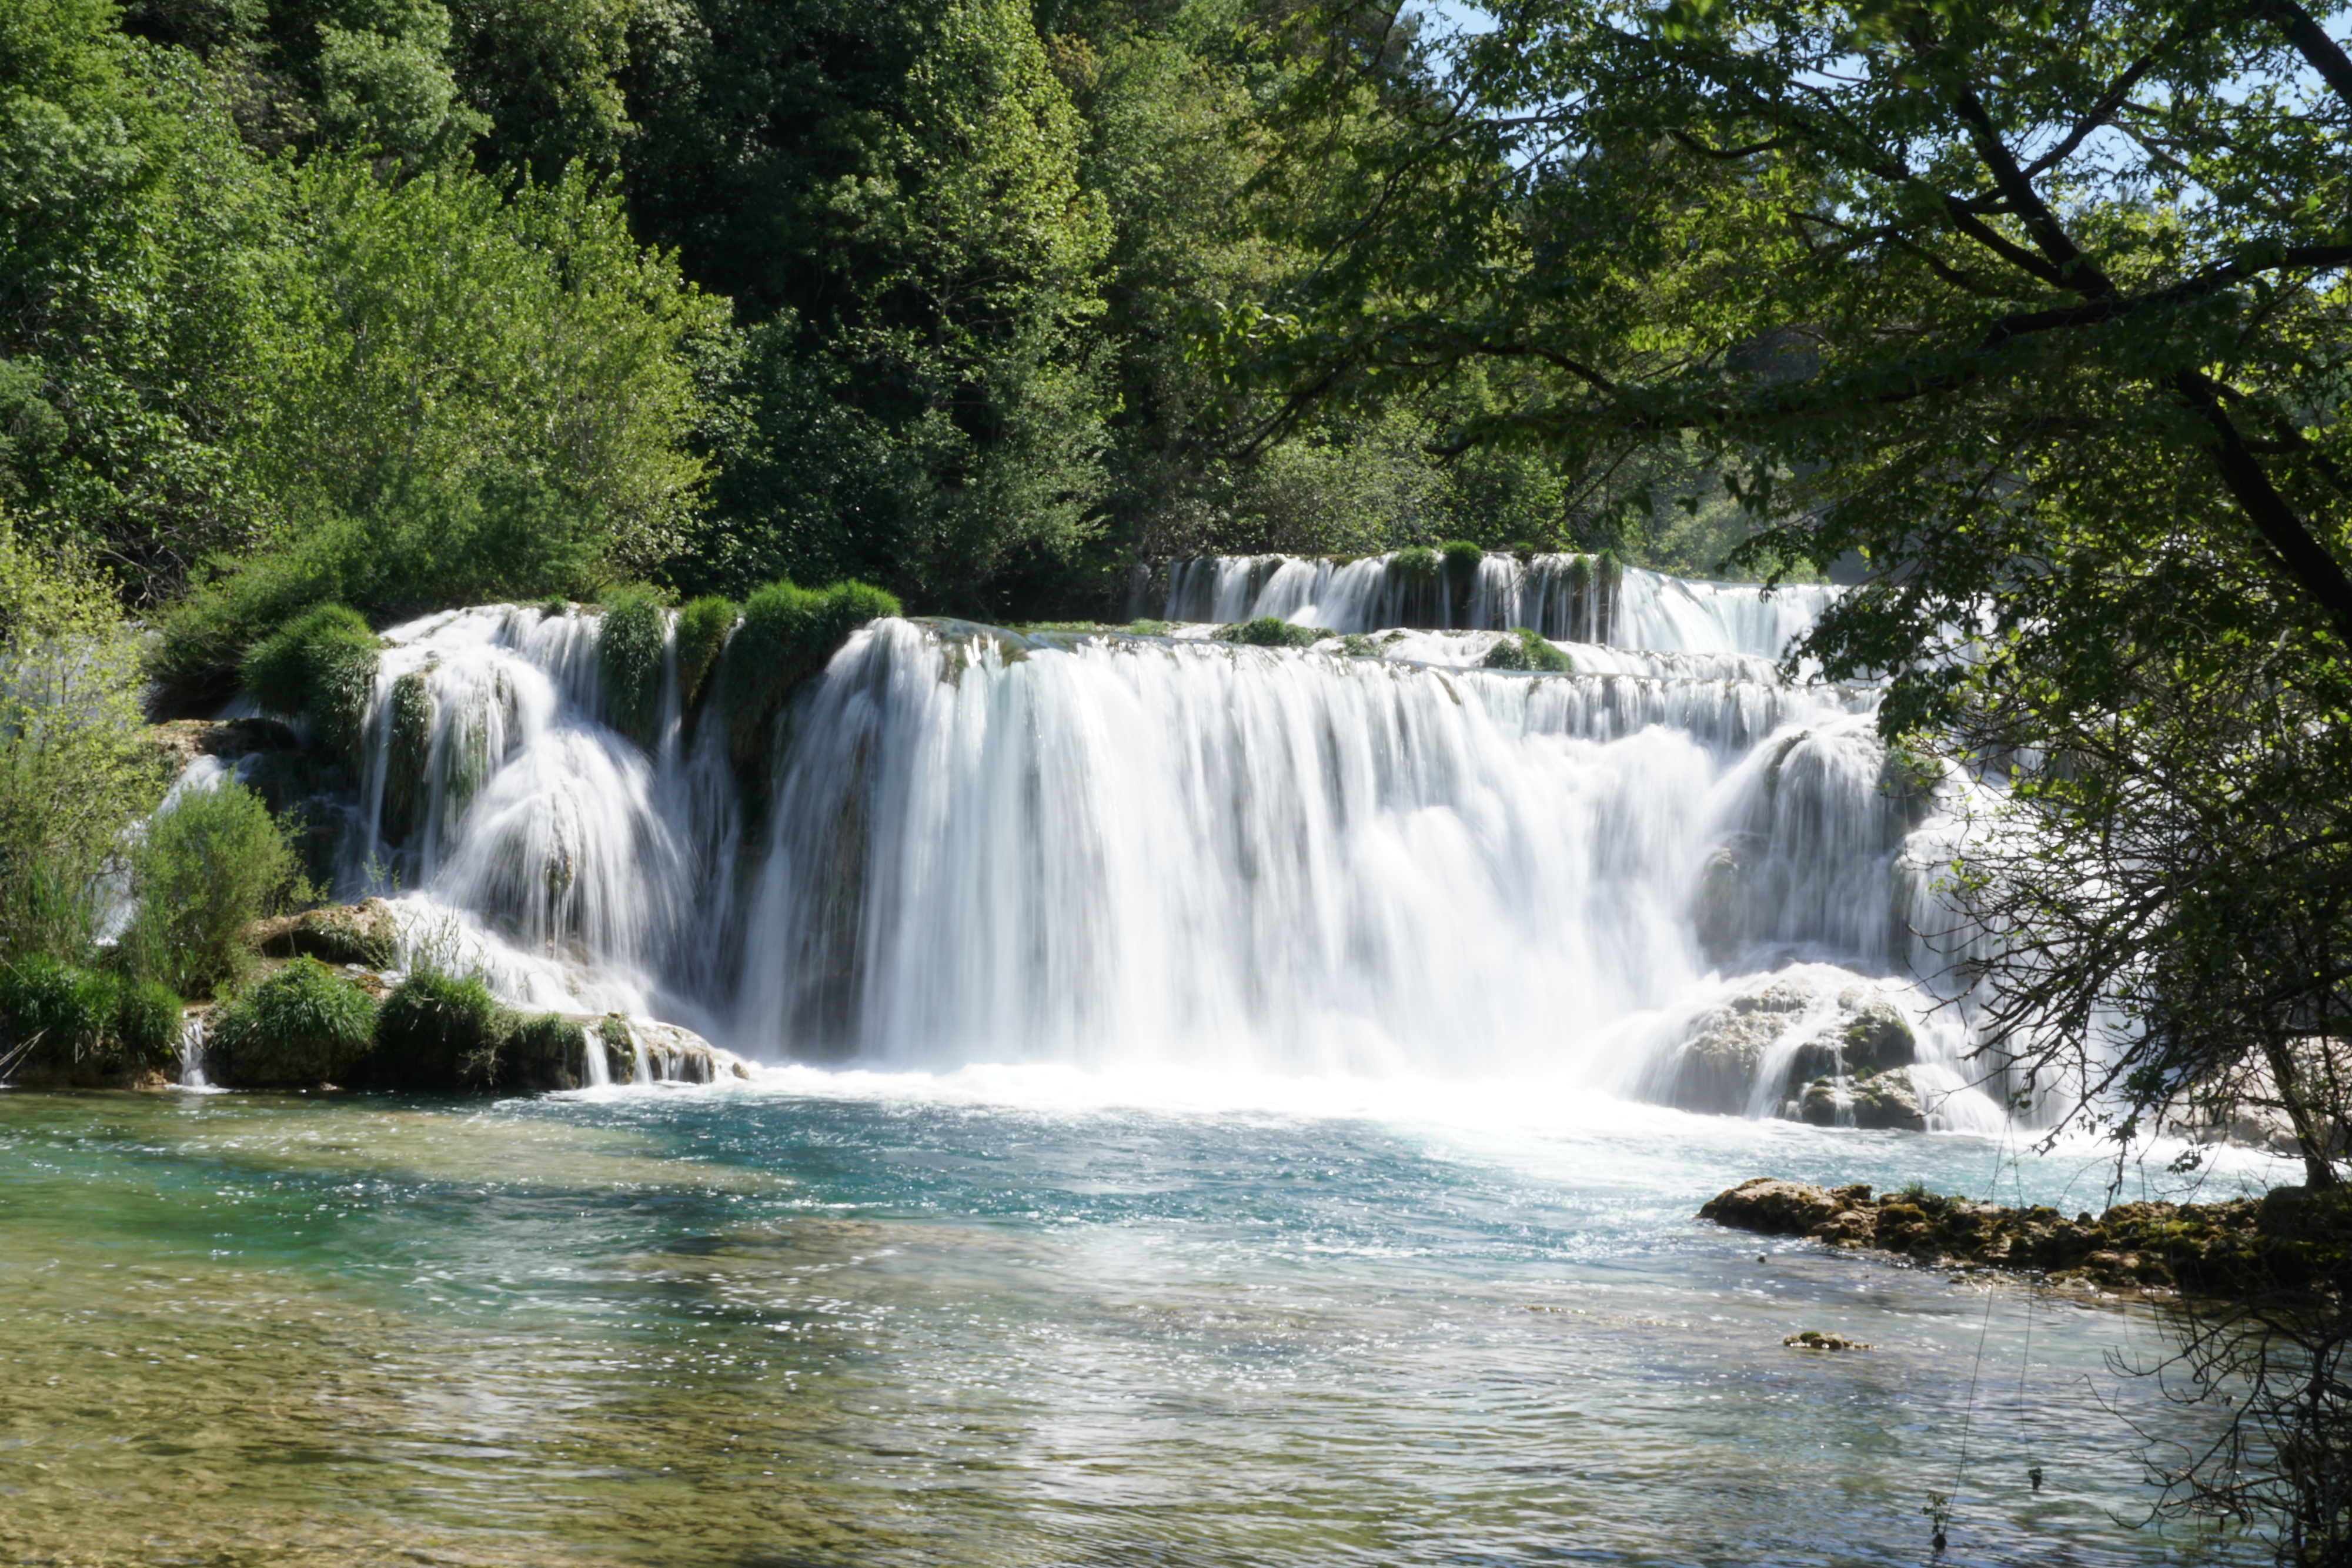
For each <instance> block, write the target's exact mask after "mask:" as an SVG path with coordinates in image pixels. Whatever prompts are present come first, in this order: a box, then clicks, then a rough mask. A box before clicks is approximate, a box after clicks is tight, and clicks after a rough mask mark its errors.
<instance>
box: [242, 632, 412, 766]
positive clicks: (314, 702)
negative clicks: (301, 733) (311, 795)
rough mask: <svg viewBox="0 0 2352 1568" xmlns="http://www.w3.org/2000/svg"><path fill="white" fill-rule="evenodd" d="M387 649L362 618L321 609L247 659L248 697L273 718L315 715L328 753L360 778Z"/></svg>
mask: <svg viewBox="0 0 2352 1568" xmlns="http://www.w3.org/2000/svg"><path fill="white" fill-rule="evenodd" d="M381 646H382V645H381V644H380V643H378V642H377V641H376V636H375V633H374V632H371V631H369V630H368V625H367V622H365V621H364V620H362V619H361V618H360V616H359V614H358V613H357V612H354V611H351V610H347V609H345V608H343V607H342V606H341V605H340V604H322V605H320V606H318V607H317V608H316V609H313V610H310V611H307V612H304V613H302V614H300V615H299V616H297V617H296V618H295V619H294V620H292V621H290V622H288V623H287V624H286V625H284V626H282V627H280V628H279V629H278V630H277V631H275V632H271V633H270V634H269V635H268V636H267V637H265V638H264V639H262V641H261V642H260V643H257V645H256V646H255V647H254V649H253V651H252V652H251V653H247V655H246V656H245V661H244V664H243V667H242V669H241V670H240V671H239V674H240V677H241V679H242V681H243V684H244V686H245V695H247V696H249V697H251V698H252V699H253V700H254V703H255V705H256V706H259V707H261V708H262V709H264V710H265V711H267V712H270V713H277V714H284V715H286V716H288V717H292V716H296V715H300V714H307V715H309V716H310V721H311V722H312V723H313V724H315V725H317V726H318V727H319V738H320V741H321V742H323V743H324V744H325V746H326V747H327V749H328V750H329V751H331V752H332V753H334V754H335V755H336V756H337V757H340V758H342V759H343V761H344V762H345V763H346V764H348V765H349V766H350V767H351V768H353V769H354V770H356V769H357V768H358V767H359V763H360V755H361V751H362V743H363V741H364V739H365V731H366V724H367V711H368V705H369V703H370V702H372V701H373V699H374V696H375V672H376V661H377V655H378V653H379V652H380V650H381Z"/></svg>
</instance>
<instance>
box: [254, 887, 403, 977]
mask: <svg viewBox="0 0 2352 1568" xmlns="http://www.w3.org/2000/svg"><path fill="white" fill-rule="evenodd" d="M252 941H253V946H254V950H255V951H256V952H258V953H261V954H263V955H264V956H268V957H272V958H291V957H294V956H297V955H302V956H309V957H312V958H320V959H324V960H325V961H326V962H328V963H330V964H357V965H359V966H360V967H362V968H367V969H389V968H391V967H394V965H395V964H397V963H398V962H399V960H400V923H399V922H398V921H397V920H396V919H394V916H393V913H392V905H390V904H386V903H385V902H384V901H383V899H381V898H371V899H366V900H364V901H362V902H361V903H359V904H329V905H327V906H326V907H324V908H322V909H306V910H304V911H302V912H301V913H300V914H299V915H279V916H278V917H277V918H275V919H271V920H265V921H263V922H262V923H261V924H260V925H257V926H256V927H254V929H253V933H252Z"/></svg>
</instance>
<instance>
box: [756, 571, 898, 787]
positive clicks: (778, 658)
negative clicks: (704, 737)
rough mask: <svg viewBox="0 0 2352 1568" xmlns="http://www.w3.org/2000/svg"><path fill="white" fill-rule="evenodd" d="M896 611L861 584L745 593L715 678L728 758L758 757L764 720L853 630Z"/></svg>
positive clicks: (776, 586)
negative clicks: (723, 706)
mask: <svg viewBox="0 0 2352 1568" xmlns="http://www.w3.org/2000/svg"><path fill="white" fill-rule="evenodd" d="M898 613H899V609H898V600H897V599H896V598H894V597H893V596H891V595H890V594H887V593H885V592H884V591H882V590H880V589H878V588H871V587H868V586H867V585H866V584H865V583H862V582H836V583H835V584H834V585H833V586H832V587H830V588H821V589H818V588H800V587H796V586H794V585H793V583H790V582H782V581H780V582H772V583H770V584H769V585H768V586H767V587H765V588H763V589H761V590H760V591H759V592H757V593H754V594H753V595H751V598H750V599H749V600H747V601H745V602H744V605H743V622H742V624H741V625H740V626H738V627H736V628H735V635H734V636H733V637H732V638H731V639H730V640H729V642H728V644H727V662H726V664H725V666H724V668H723V669H722V670H721V672H720V676H719V679H720V689H721V692H722V694H723V695H724V697H725V699H726V705H727V733H728V738H729V743H730V749H731V750H732V751H733V753H734V756H735V759H736V760H737V761H738V762H750V761H752V760H753V759H755V758H758V757H759V756H760V755H761V752H762V751H763V750H764V746H763V744H762V742H763V738H764V737H765V735H766V733H767V727H768V721H769V720H770V719H772V718H773V717H774V716H775V714H776V711H777V709H779V708H781V707H782V706H783V705H784V699H785V698H786V697H788V696H790V695H792V693H793V688H794V687H796V686H798V685H800V684H801V683H802V682H803V681H804V680H806V679H808V678H809V677H810V676H811V675H814V674H816V673H817V672H818V671H819V670H821V669H823V668H824V664H825V661H826V660H828V659H830V658H832V657H833V654H834V651H835V649H837V648H839V647H840V646H841V644H842V643H843V642H844V641H845V640H846V639H847V638H848V636H849V634H850V633H851V632H855V631H856V630H857V628H859V627H860V626H863V625H865V624H866V622H868V621H873V620H877V619H879V618H881V617H883V616H886V615H896V614H898Z"/></svg>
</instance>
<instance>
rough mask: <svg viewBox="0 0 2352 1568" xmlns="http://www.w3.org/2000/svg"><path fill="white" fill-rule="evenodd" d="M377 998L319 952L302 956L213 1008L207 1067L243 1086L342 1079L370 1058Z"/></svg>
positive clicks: (211, 1072) (230, 1082)
mask: <svg viewBox="0 0 2352 1568" xmlns="http://www.w3.org/2000/svg"><path fill="white" fill-rule="evenodd" d="M375 1018H376V1009H375V1003H374V1002H373V1001H372V1000H370V999H369V998H368V994H367V993H366V992H365V991H362V990H361V989H360V988H358V987H357V986H354V985H352V983H351V982H350V981H348V980H345V979H343V978H342V977H340V976H338V975H337V974H336V973H335V972H334V971H333V970H331V969H330V968H328V967H326V966H325V965H324V964H321V963H320V962H319V961H318V960H317V959H316V958H297V959H295V960H294V961H293V962H292V963H290V964H289V965H287V966H286V967H284V968H282V969H280V970H278V973H276V974H274V975H272V976H270V977H268V979H265V980H263V981H262V982H261V983H260V984H259V985H257V986H255V987H254V988H252V989H250V990H248V991H246V992H245V993H243V994H242V995H240V996H238V997H236V998H234V999H233V1000H231V1001H228V1002H226V1003H224V1004H223V1005H222V1006H221V1007H220V1008H219V1009H217V1010H215V1012H214V1014H213V1019H212V1032H211V1035H210V1037H209V1038H208V1039H207V1040H205V1071H206V1073H207V1074H208V1075H209V1076H210V1077H211V1078H212V1079H213V1080H214V1081H215V1082H219V1083H225V1084H228V1085H230V1086H232V1087H236V1088H246V1089H262V1088H290V1087H296V1086H301V1085H308V1084H314V1083H333V1082H342V1081H343V1080H345V1079H347V1078H348V1077H350V1076H351V1075H352V1071H353V1070H354V1069H356V1068H358V1067H359V1066H360V1065H361V1063H362V1062H363V1061H366V1059H367V1056H368V1042H369V1039H370V1035H371V1032H372V1030H373V1025H374V1023H375Z"/></svg>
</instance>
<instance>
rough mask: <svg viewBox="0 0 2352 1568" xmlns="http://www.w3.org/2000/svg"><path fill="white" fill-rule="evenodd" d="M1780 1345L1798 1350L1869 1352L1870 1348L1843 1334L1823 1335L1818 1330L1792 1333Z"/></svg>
mask: <svg viewBox="0 0 2352 1568" xmlns="http://www.w3.org/2000/svg"><path fill="white" fill-rule="evenodd" d="M1780 1343H1782V1344H1785V1345H1788V1346H1790V1347H1791V1348H1793V1349H1796V1350H1868V1349H1869V1348H1870V1346H1868V1345H1866V1344H1864V1343H1863V1342H1862V1341H1860V1340H1858V1339H1848V1338H1846V1337H1845V1335H1843V1334H1836V1333H1821V1332H1820V1331H1819V1330H1817V1329H1807V1330H1806V1331H1805V1332H1804V1333H1792V1334H1790V1336H1789V1337H1788V1338H1786V1339H1784V1340H1782V1341H1781V1342H1780Z"/></svg>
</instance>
